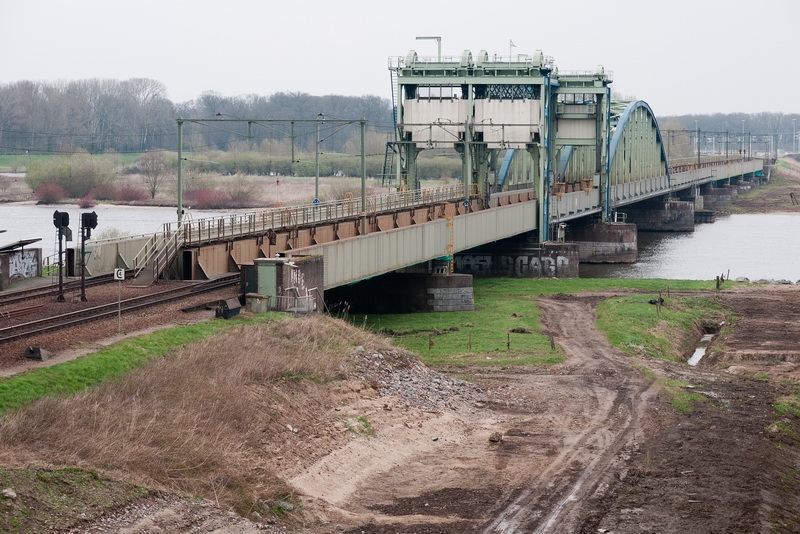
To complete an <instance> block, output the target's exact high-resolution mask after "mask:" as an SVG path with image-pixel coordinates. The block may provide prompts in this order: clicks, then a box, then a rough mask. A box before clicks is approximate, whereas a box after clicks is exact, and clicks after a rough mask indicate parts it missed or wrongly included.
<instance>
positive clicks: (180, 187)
mask: <svg viewBox="0 0 800 534" xmlns="http://www.w3.org/2000/svg"><path fill="white" fill-rule="evenodd" d="M182 224H183V119H180V118H179V119H178V229H179V230H180V227H181V225H182Z"/></svg>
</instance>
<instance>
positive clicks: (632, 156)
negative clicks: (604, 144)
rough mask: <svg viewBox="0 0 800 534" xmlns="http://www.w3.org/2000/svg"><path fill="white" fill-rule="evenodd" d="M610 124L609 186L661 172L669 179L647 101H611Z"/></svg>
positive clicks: (665, 157) (658, 132)
mask: <svg viewBox="0 0 800 534" xmlns="http://www.w3.org/2000/svg"><path fill="white" fill-rule="evenodd" d="M623 106H624V109H623ZM609 124H610V128H611V135H610V144H609V158H608V159H609V164H608V176H609V183H610V185H611V186H615V185H620V184H626V183H631V182H638V181H642V180H648V179H650V178H657V177H660V176H664V177H666V178H667V180H669V172H668V165H667V153H666V151H665V150H664V142H663V140H662V138H661V131H660V130H659V129H658V122H657V121H656V118H655V115H653V110H652V109H650V106H649V105H647V103H646V102H644V101H642V100H637V101H635V102H630V103H627V102H614V103H612V106H611V120H610V121H609Z"/></svg>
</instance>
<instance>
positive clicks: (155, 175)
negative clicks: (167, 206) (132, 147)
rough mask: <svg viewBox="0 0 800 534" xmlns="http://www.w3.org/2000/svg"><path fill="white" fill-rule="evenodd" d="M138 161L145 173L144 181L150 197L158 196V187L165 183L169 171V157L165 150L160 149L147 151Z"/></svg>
mask: <svg viewBox="0 0 800 534" xmlns="http://www.w3.org/2000/svg"><path fill="white" fill-rule="evenodd" d="M137 163H138V166H139V169H140V170H141V171H142V174H143V175H144V183H145V185H146V186H147V191H148V192H149V193H150V198H156V193H157V192H158V188H159V187H160V186H161V185H162V184H163V182H164V179H165V178H166V176H167V174H168V172H169V165H168V164H167V157H166V156H165V155H164V152H160V151H152V152H145V153H144V154H142V155H141V156H140V157H139V159H138V160H137Z"/></svg>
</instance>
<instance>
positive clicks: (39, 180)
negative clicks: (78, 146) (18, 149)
mask: <svg viewBox="0 0 800 534" xmlns="http://www.w3.org/2000/svg"><path fill="white" fill-rule="evenodd" d="M111 169H112V163H111V160H110V159H108V158H101V157H95V156H92V155H90V154H88V153H85V152H78V153H75V154H72V155H69V156H63V157H50V158H47V159H44V160H40V161H34V162H31V168H30V170H29V172H28V174H27V176H26V177H25V180H26V181H27V182H28V185H29V186H30V187H31V189H33V190H36V189H37V188H38V187H39V186H40V185H43V184H45V183H56V184H59V185H60V186H61V187H63V188H64V189H65V190H66V192H67V194H68V195H69V196H71V197H72V198H81V197H83V196H86V195H87V194H89V192H90V191H91V190H92V188H93V187H95V186H96V185H99V184H104V183H108V182H109V181H110V180H111V178H112V176H113V174H112V172H111Z"/></svg>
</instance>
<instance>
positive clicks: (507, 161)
mask: <svg viewBox="0 0 800 534" xmlns="http://www.w3.org/2000/svg"><path fill="white" fill-rule="evenodd" d="M516 153H517V150H516V149H514V148H509V149H508V150H507V151H506V155H505V157H504V158H503V163H502V164H501V165H500V171H499V172H498V173H497V188H498V190H502V189H503V186H504V185H505V183H506V178H507V177H508V168H509V167H510V166H511V162H512V161H513V160H514V154H516Z"/></svg>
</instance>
